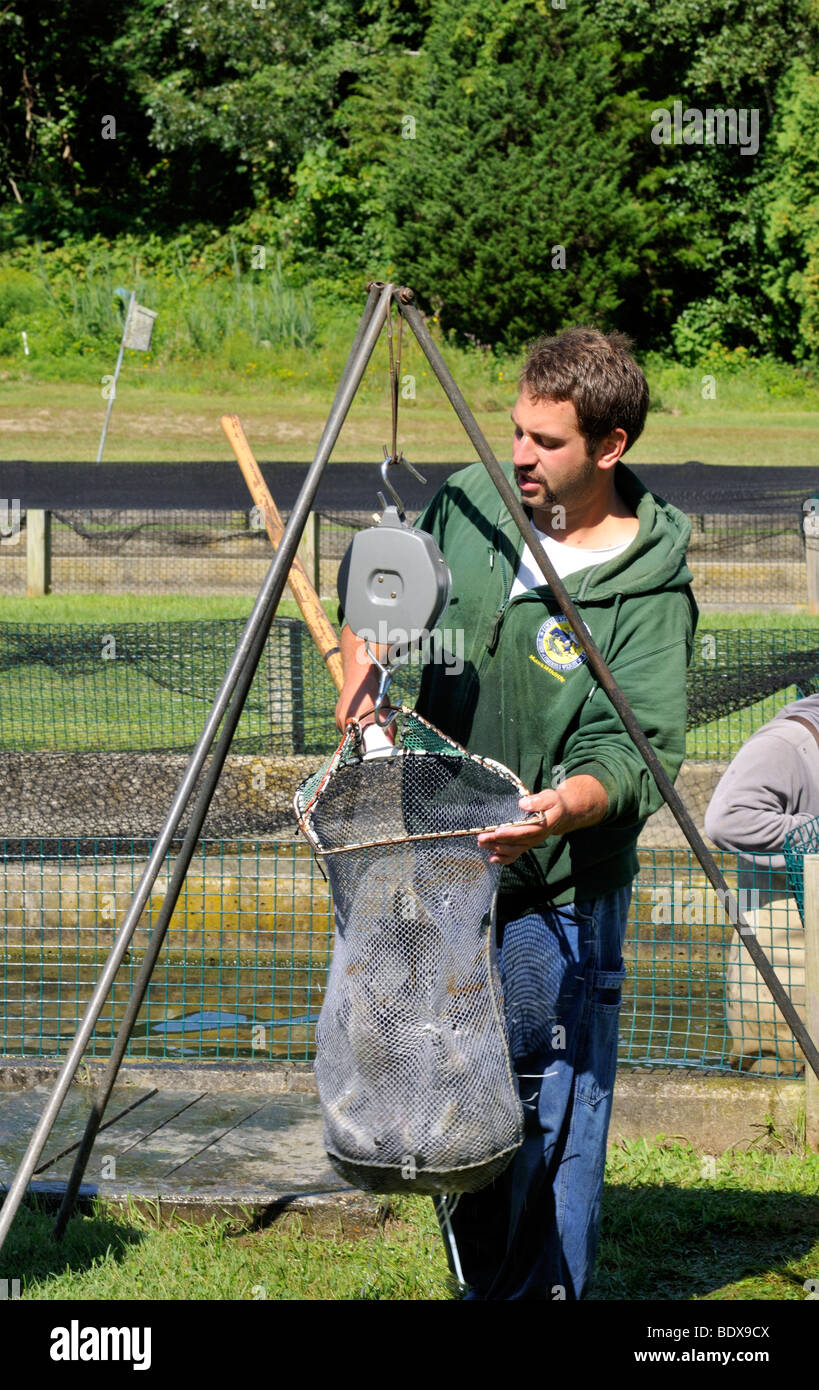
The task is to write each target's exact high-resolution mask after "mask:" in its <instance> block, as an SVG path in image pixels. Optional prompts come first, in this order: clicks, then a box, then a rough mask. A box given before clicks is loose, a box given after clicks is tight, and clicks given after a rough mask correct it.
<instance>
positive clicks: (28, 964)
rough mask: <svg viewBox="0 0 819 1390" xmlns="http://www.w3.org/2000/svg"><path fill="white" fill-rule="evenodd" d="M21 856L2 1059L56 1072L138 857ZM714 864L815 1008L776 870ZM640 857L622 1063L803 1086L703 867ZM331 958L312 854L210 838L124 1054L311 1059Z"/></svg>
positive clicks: (14, 883)
mask: <svg viewBox="0 0 819 1390" xmlns="http://www.w3.org/2000/svg"><path fill="white" fill-rule="evenodd" d="M5 848H6V846H4V849H5ZM11 848H12V849H13V850H14V853H13V854H7V855H5V856H4V866H3V870H2V881H1V882H0V920H2V927H1V928H0V941H2V946H3V953H4V957H5V961H6V968H5V978H4V981H3V984H2V991H1V992H0V1052H2V1054H3V1055H5V1056H6V1057H17V1056H25V1057H53V1056H55V1055H57V1054H58V1053H63V1052H64V1051H65V1048H66V1045H67V1043H68V1041H69V1039H70V1038H71V1037H72V1036H73V1034H74V1032H75V1030H76V1028H77V1026H78V1023H79V1019H80V1016H81V1014H82V1011H83V1008H84V1005H85V1002H86V1000H87V998H88V996H89V995H90V993H91V990H92V988H93V982H94V981H95V980H96V978H97V976H98V974H99V970H100V968H101V965H102V962H103V959H104V957H105V956H106V955H107V953H108V951H109V949H110V946H111V943H112V940H113V936H114V932H115V925H116V922H117V921H118V920H119V919H121V917H122V914H123V912H124V911H125V908H126V907H127V905H128V902H129V901H130V898H131V895H132V894H133V892H134V889H135V887H136V884H137V883H138V881H139V877H140V875H141V872H142V869H143V866H144V859H143V858H142V857H141V856H140V854H138V853H135V851H134V848H133V845H132V844H130V843H129V842H127V841H123V842H120V843H119V844H117V845H116V846H114V847H113V848H112V847H111V846H110V845H109V846H107V847H106V852H105V853H98V852H96V850H95V849H94V847H89V846H88V844H87V843H83V842H78V841H63V842H62V843H61V844H60V845H59V846H57V847H56V849H54V848H53V849H52V852H51V853H45V852H43V850H42V849H41V848H40V847H39V846H37V845H36V844H35V843H34V842H30V844H29V846H28V848H27V851H26V852H25V853H22V854H21V853H20V851H19V846H13V847H11ZM718 857H719V860H720V862H721V867H722V869H723V872H724V873H725V875H726V878H727V880H728V883H729V886H730V887H731V888H732V889H733V890H735V891H736V892H738V893H739V894H740V895H741V894H742V893H743V892H747V891H748V890H747V889H742V888H741V887H740V886H739V885H741V884H742V883H745V884H747V883H748V882H751V881H752V884H753V886H752V887H751V889H750V892H751V894H752V895H753V894H757V895H758V898H759V901H760V902H761V903H762V904H763V906H762V908H761V909H760V915H761V913H764V912H765V910H766V907H765V906H764V905H765V904H769V903H770V901H771V899H772V897H774V895H777V894H778V895H779V897H778V899H777V901H778V903H779V906H778V907H777V911H778V912H779V914H780V915H779V918H778V919H777V921H778V923H779V925H780V926H782V927H784V928H786V929H787V930H788V932H789V933H790V935H791V937H792V940H793V943H794V945H793V951H792V958H791V959H788V960H786V961H785V963H784V965H782V964H781V963H780V965H779V969H780V973H781V976H782V979H783V983H784V984H785V987H786V988H787V989H788V990H789V992H790V993H792V994H793V996H794V997H795V999H796V1000H797V1001H799V999H800V998H801V999H802V1000H804V953H803V954H802V956H801V957H800V955H799V948H798V945H797V934H798V932H800V931H801V924H800V922H799V917H798V913H797V910H796V906H795V904H794V903H793V900H792V899H788V898H787V896H784V898H783V896H782V894H783V890H782V888H781V886H777V885H778V884H779V880H778V879H777V878H776V876H775V875H774V874H773V872H772V871H771V870H770V868H766V867H765V866H764V865H762V866H760V865H757V867H756V869H755V871H754V872H755V877H753V879H752V880H749V879H748V873H747V868H745V869H743V867H742V864H741V862H740V860H739V858H738V856H735V855H727V854H722V855H720V856H718ZM640 858H641V870H640V874H639V877H638V879H637V881H636V883H635V890H634V896H633V899H632V907H631V921H630V926H629V931H628V936H627V942H626V947H625V959H626V965H627V969H628V977H627V981H626V986H625V990H624V996H623V1010H622V1015H621V1025H620V1059H621V1061H622V1062H629V1063H634V1064H639V1065H643V1066H663V1067H669V1066H679V1067H713V1068H725V1067H728V1066H729V1065H730V1064H731V1061H732V1058H733V1060H734V1062H737V1061H738V1060H739V1059H740V1057H742V1058H743V1059H744V1065H745V1066H746V1067H748V1068H749V1069H751V1068H754V1067H757V1066H758V1067H760V1068H764V1069H766V1070H768V1071H771V1072H773V1073H775V1074H777V1075H780V1076H783V1077H788V1076H794V1075H796V1074H797V1073H798V1072H799V1070H800V1068H801V1066H802V1062H801V1058H800V1057H799V1055H798V1054H797V1053H796V1051H795V1048H794V1045H793V1042H792V1040H791V1039H790V1034H787V1035H783V1034H782V1032H781V1030H780V1032H778V1033H776V1035H775V1036H774V1034H773V1033H772V1030H771V1024H770V1018H769V1006H768V1005H767V1003H766V1000H765V997H764V996H765V991H764V987H762V986H761V985H758V984H757V983H756V981H755V980H753V981H752V982H751V983H750V984H749V983H747V982H745V983H743V980H742V979H741V978H739V967H738V965H737V961H738V960H739V959H740V957H739V951H740V950H741V949H742V948H739V947H735V946H734V942H735V940H736V937H735V933H734V931H733V929H732V928H731V927H730V926H729V925H728V924H727V923H726V920H725V914H724V912H723V910H722V908H721V907H720V904H719V903H718V901H717V898H716V895H715V894H714V892H713V890H712V889H711V887H710V885H709V884H708V883H707V880H706V879H705V877H704V875H703V874H702V872H701V870H700V868H699V866H698V865H697V864H696V862H695V861H694V860H693V858H692V856H691V854H690V853H689V852H687V851H673V852H672V851H648V852H641V856H640ZM743 875H744V877H743ZM166 882H167V869H166V870H165V872H164V873H163V874H162V875H161V876H160V879H159V880H158V882H157V886H156V890H155V892H154V895H153V896H152V898H151V900H150V902H149V905H148V908H147V909H146V913H145V916H144V918H143V922H142V924H141V926H140V928H139V930H138V932H137V934H136V937H135V939H134V943H133V949H132V950H131V952H130V955H129V957H128V959H127V961H126V963H125V964H124V965H123V967H122V969H121V971H120V974H119V977H118V979H117V982H116V984H115V986H114V988H113V991H112V994H111V997H110V999H109V1001H108V1003H107V1005H106V1007H105V1009H104V1012H103V1015H102V1017H101V1018H100V1021H99V1023H98V1025H97V1027H96V1029H95V1032H94V1035H93V1038H92V1042H91V1045H90V1053H91V1055H93V1056H107V1055H108V1053H109V1052H110V1048H111V1043H112V1040H113V1037H114V1035H115V1032H116V1028H117V1026H118V1024H119V1022H120V1020H121V1018H122V1015H123V1011H124V1008H125V1003H126V999H127V996H128V994H129V992H130V989H131V988H132V986H133V983H134V980H135V977H136V973H137V970H138V968H139V962H140V959H141V956H142V952H143V950H144V946H145V943H146V940H147V935H148V933H149V931H150V930H151V927H152V925H153V923H154V921H155V918H156V913H157V911H158V908H159V905H160V903H161V901H162V895H163V892H164V888H165V885H166ZM784 893H785V895H786V894H787V890H786V889H785V890H784ZM748 901H751V902H752V903H753V902H755V901H756V898H754V897H753V896H752V897H751V898H750V899H748V898H745V899H743V898H742V896H740V904H741V906H743V907H745V906H746V904H747V902H748ZM803 939H804V936H802V940H803ZM331 944H332V908H331V903H330V898H329V892H328V888H327V885H326V883H325V881H324V879H323V877H322V875H321V874H320V872H319V871H318V869H317V867H316V865H315V863H314V861H313V860H312V859H311V857H310V855H309V854H308V852H307V849H306V847H304V846H302V845H294V844H292V843H288V844H270V843H261V842H257V843H244V844H240V845H233V846H230V847H227V848H226V846H225V845H224V843H222V842H220V841H212V840H209V841H203V842H202V843H201V844H200V846H199V848H198V850H197V854H196V856H195V858H194V861H193V863H192V865H191V869H190V871H189V873H188V877H187V880H186V882H185V885H184V887H183V891H182V896H181V898H180V901H179V904H178V906H177V909H176V911H175V913H174V916H173V919H172V921H171V925H170V928H169V932H168V937H167V940H166V943H165V947H164V949H163V953H162V956H161V958H160V961H159V963H158V965H157V968H156V971H155V974H154V978H153V980H152V983H151V986H150V989H149V992H148V997H147V1000H146V1003H145V1005H144V1007H143V1009H142V1011H141V1013H140V1016H139V1019H138V1022H137V1027H136V1029H135V1031H134V1034H133V1037H132V1039H131V1042H130V1045H129V1056H131V1057H132V1058H134V1057H156V1058H177V1059H178V1058H182V1057H203V1058H209V1059H226V1058H249V1057H254V1058H256V1059H259V1060H262V1059H265V1058H279V1059H289V1060H308V1059H310V1058H311V1057H312V1055H313V1037H314V1031H313V1029H314V1023H315V1019H316V1016H317V1014H318V1012H319V1009H320V1007H321V1002H322V999H323V996H324V988H325V981H326V975H327V968H328V964H329V956H330V949H331ZM800 989H801V996H800ZM760 1058H761V1059H762V1060H761V1061H760V1060H759V1059H760Z"/></svg>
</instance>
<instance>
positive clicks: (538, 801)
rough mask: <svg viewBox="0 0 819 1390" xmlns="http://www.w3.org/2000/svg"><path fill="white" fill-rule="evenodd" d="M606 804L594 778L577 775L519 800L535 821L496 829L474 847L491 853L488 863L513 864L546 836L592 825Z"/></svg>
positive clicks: (600, 787)
mask: <svg viewBox="0 0 819 1390" xmlns="http://www.w3.org/2000/svg"><path fill="white" fill-rule="evenodd" d="M608 804H609V799H608V795H607V793H606V790H605V788H604V787H603V786H602V784H601V783H600V782H598V781H597V778H596V777H590V776H588V774H586V773H579V774H578V775H577V776H576V777H567V778H566V780H565V782H561V784H560V786H559V787H556V788H552V787H549V788H547V790H546V791H542V792H536V793H535V794H534V795H533V796H524V797H521V799H520V801H519V802H518V805H519V806H520V809H521V811H524V812H528V813H529V814H532V813H533V812H534V813H535V814H536V816H537V819H536V820H535V819H533V820H531V821H527V822H526V823H525V824H520V825H501V826H498V829H497V830H489V831H487V832H486V834H484V835H479V836H478V844H479V845H481V847H482V848H483V849H488V850H491V854H490V856H489V863H490V864H513V863H514V862H515V860H516V859H519V858H520V856H521V855H522V854H525V853H526V851H527V850H528V849H535V848H536V847H537V846H538V845H543V844H545V843H546V841H547V840H548V839H549V836H550V835H568V834H569V833H570V832H571V831H572V830H584V829H586V827H587V826H590V825H596V824H597V822H598V821H601V820H602V819H603V817H604V815H605V814H606V811H607V810H608Z"/></svg>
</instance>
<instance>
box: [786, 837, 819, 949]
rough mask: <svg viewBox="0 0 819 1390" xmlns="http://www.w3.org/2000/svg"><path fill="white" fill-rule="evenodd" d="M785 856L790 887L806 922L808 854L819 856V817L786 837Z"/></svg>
mask: <svg viewBox="0 0 819 1390" xmlns="http://www.w3.org/2000/svg"><path fill="white" fill-rule="evenodd" d="M782 852H783V854H784V856H785V869H786V871H787V874H788V885H789V887H790V890H791V892H792V894H793V896H794V898H795V899H796V906H797V907H798V909H799V916H800V917H801V918H802V921H803V923H804V921H805V865H804V862H803V861H804V858H805V855H806V854H819V816H814V818H813V820H808V821H804V822H803V823H802V825H797V826H796V827H795V828H794V829H793V830H790V831H789V832H788V834H787V835H786V836H785V839H784V841H783V843H782Z"/></svg>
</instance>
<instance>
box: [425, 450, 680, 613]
mask: <svg viewBox="0 0 819 1390" xmlns="http://www.w3.org/2000/svg"><path fill="white" fill-rule="evenodd" d="M473 467H477V468H479V469H480V470H481V471H483V472H484V475H485V478H486V483H487V485H488V487H487V493H486V496H487V502H489V501H490V499H491V498H492V497H493V496H494V508H493V511H494V513H495V514H496V515H497V524H498V527H499V529H500V530H501V532H502V533H503V535H504V536H505V537H507V538H508V540H509V542H510V553H509V556H508V558H509V561H510V564H511V566H512V568H513V571H514V569H516V568H517V562H518V560H519V558H520V555H521V554H522V551H523V540H522V537H521V535H520V532H519V531H518V528H517V526H516V524H515V522H514V519H513V518H512V516H511V514H510V512H509V511H508V509H507V507H506V506H505V504H504V503H503V502H502V501H501V499H500V498H499V496H498V493H497V492H496V490H495V488H494V485H493V483H492V481H491V479H490V478H489V475H488V474H486V473H485V470H484V469H483V465H482V464H479V465H474V466H473ZM467 472H469V473H471V472H472V469H470V470H464V480H465V482H466V481H467V478H466V474H467ZM504 472H505V473H506V474H507V476H508V477H509V480H510V482H511V483H512V485H513V486H514V468H513V466H512V465H511V464H507V465H504ZM458 477H459V475H458V474H455V475H454V477H453V478H451V479H450V485H454V486H456V487H457V482H458ZM614 485H615V488H616V489H617V491H618V492H619V494H620V496H621V497H622V499H623V501H624V502H626V503H627V505H628V506H629V507H631V509H632V511H634V512H635V513H636V516H637V520H638V522H639V530H638V532H637V535H636V536H635V537H634V540H633V541H632V543H631V545H629V546H627V548H626V549H625V550H624V551H623V552H622V553H621V554H620V555H617V556H615V557H614V559H612V560H607V561H605V562H604V563H603V564H598V565H592V566H590V567H589V568H588V569H584V570H579V571H576V572H575V573H574V574H570V575H568V577H567V578H565V579H564V580H563V583H564V584H565V586H566V589H567V591H568V593H569V596H570V597H571V598H577V599H579V600H582V601H585V602H587V603H597V602H600V603H602V602H607V601H608V600H609V599H611V598H613V597H614V596H615V595H617V594H640V593H651V592H652V591H654V590H658V589H663V590H668V589H684V588H685V587H686V586H687V585H689V584H690V583H691V582H692V579H693V576H692V574H691V571H690V569H689V568H688V565H687V563H686V559H685V551H686V546H687V545H688V541H689V538H690V535H691V523H690V521H689V520H688V517H687V516H686V515H685V514H684V513H683V512H681V511H678V510H677V508H676V507H673V506H672V505H671V504H670V503H669V502H666V501H665V500H664V499H663V498H662V497H658V496H657V495H656V493H653V492H649V490H648V488H647V487H645V486H644V484H643V483H641V482H640V479H639V478H638V477H637V475H636V474H635V473H633V472H632V471H631V469H630V468H627V467H626V465H625V464H624V463H622V462H619V463H617V464H616V466H615V474H614ZM479 486H480V485H479ZM473 496H474V494H473Z"/></svg>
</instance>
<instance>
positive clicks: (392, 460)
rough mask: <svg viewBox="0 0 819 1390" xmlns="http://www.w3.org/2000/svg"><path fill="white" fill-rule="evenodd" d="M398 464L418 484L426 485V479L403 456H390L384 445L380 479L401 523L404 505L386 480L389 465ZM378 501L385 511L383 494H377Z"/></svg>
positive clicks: (387, 479)
mask: <svg viewBox="0 0 819 1390" xmlns="http://www.w3.org/2000/svg"><path fill="white" fill-rule="evenodd" d="M399 463H403V464H404V467H405V468H408V469H409V471H410V473H411V474H412V476H413V477H414V478H417V479H418V481H419V483H426V478H425V477H424V476H423V474H422V473H419V472H418V469H417V468H414V467H413V465H412V464H411V463H410V461H409V459H406V458H404V455H403V454H398V456H397V457H396V456H395V455H394V454H391V453H390V452H389V450H388V449H387V446H386V444H385V445H384V462H383V463H382V465H381V477H382V478H383V480H384V486H385V488H386V489H387V492H388V493H389V494H390V497H391V498H392V500H393V502H394V503H395V506H396V508H397V510H398V515H399V517H400V518H401V520H402V521H403V520H404V503H403V502H402V501H401V498H400V497H399V495H398V493H397V492H396V490H395V488H394V487H393V485H392V483H391V482H390V480H389V478H388V476H387V474H388V472H389V469H390V465H391V464H399ZM378 500H379V502H381V505H382V507H384V508H385V509H386V505H387V504H386V502H385V501H384V499H383V494H382V493H380V492H379V494H378Z"/></svg>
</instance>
